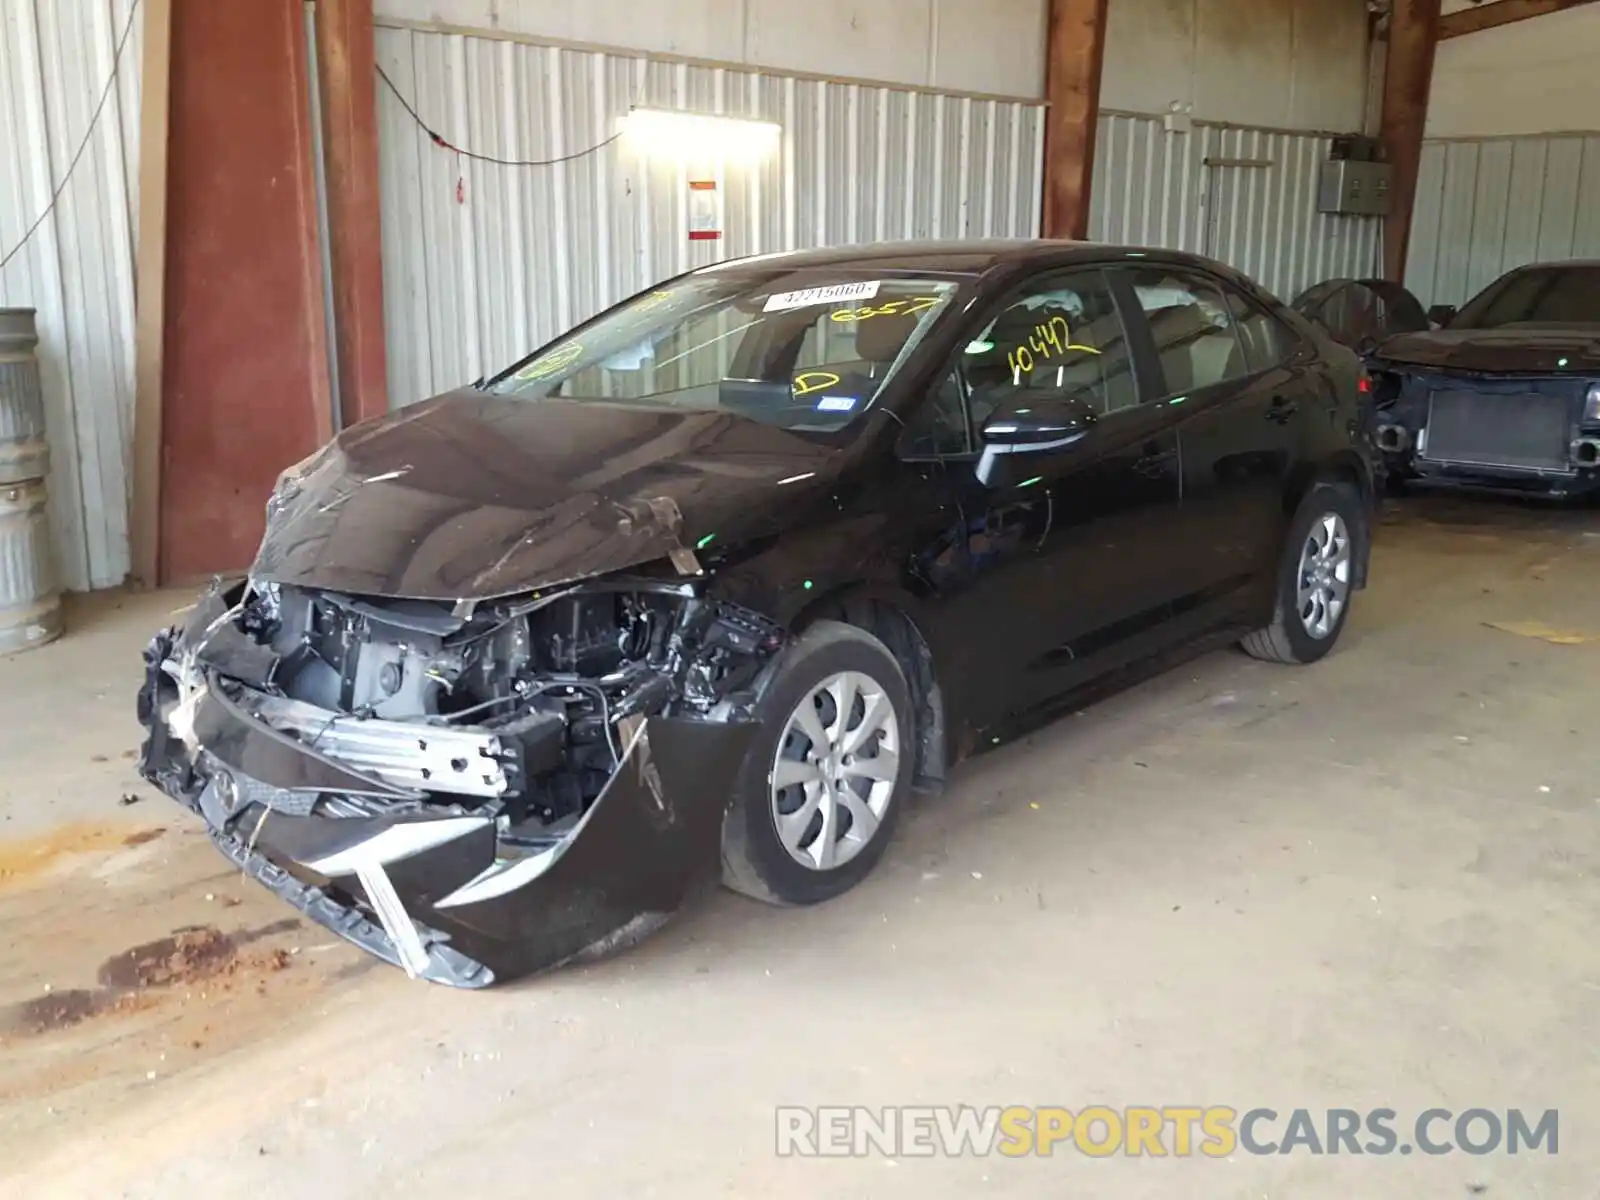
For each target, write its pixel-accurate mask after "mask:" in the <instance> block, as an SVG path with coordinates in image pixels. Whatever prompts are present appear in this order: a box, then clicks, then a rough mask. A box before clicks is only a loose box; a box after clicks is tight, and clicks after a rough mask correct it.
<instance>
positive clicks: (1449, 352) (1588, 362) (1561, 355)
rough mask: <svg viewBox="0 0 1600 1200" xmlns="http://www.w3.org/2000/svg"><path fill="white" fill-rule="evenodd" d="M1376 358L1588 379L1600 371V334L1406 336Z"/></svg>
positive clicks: (1537, 331) (1446, 332) (1527, 330)
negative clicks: (1585, 375) (1587, 376)
mask: <svg viewBox="0 0 1600 1200" xmlns="http://www.w3.org/2000/svg"><path fill="white" fill-rule="evenodd" d="M1377 357H1379V358H1381V359H1387V360H1388V361H1389V362H1392V363H1396V364H1401V365H1407V366H1420V367H1437V368H1440V369H1443V370H1447V371H1477V372H1484V373H1496V372H1505V373H1517V374H1522V373H1530V372H1531V373H1537V374H1552V375H1554V374H1588V373H1592V372H1595V371H1600V330H1590V329H1572V328H1570V327H1569V328H1556V327H1550V326H1547V327H1543V328H1541V327H1539V326H1528V327H1524V328H1516V329H1440V330H1437V331H1435V332H1432V333H1403V334H1401V335H1399V336H1398V337H1393V338H1390V339H1389V340H1388V341H1386V342H1384V343H1383V345H1382V346H1380V347H1379V348H1378V352H1377Z"/></svg>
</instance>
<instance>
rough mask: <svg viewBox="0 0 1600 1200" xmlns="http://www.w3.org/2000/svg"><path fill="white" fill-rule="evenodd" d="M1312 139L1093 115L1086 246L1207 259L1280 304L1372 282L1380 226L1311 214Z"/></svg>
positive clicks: (1315, 161)
mask: <svg viewBox="0 0 1600 1200" xmlns="http://www.w3.org/2000/svg"><path fill="white" fill-rule="evenodd" d="M1328 149H1329V141H1328V138H1327V137H1326V136H1324V135H1320V134H1307V133H1292V132H1282V131H1274V130H1267V129H1238V128H1224V127H1221V126H1216V125H1209V124H1203V123H1200V122H1196V123H1195V124H1194V126H1193V129H1192V130H1191V131H1190V132H1188V133H1177V132H1173V133H1169V132H1167V129H1166V126H1165V124H1164V123H1163V122H1162V121H1161V120H1160V119H1158V118H1152V117H1143V116H1132V115H1126V114H1102V115H1101V118H1100V134H1099V139H1098V143H1097V145H1096V149H1095V180H1094V194H1093V202H1092V205H1091V208H1090V215H1089V236H1090V237H1091V238H1093V239H1094V240H1096V241H1103V242H1115V243H1122V244H1127V245H1142V246H1162V247H1166V248H1169V249H1177V250H1190V251H1193V252H1195V253H1198V254H1205V255H1209V256H1210V257H1212V258H1217V259H1220V260H1222V261H1223V262H1226V263H1228V264H1230V265H1231V266H1234V267H1237V268H1238V269H1239V270H1241V271H1244V272H1245V273H1246V274H1248V275H1250V276H1252V277H1253V278H1255V279H1256V280H1258V281H1259V282H1260V283H1261V284H1263V285H1264V286H1265V287H1266V288H1268V290H1270V291H1272V292H1273V293H1274V294H1276V295H1277V296H1278V297H1280V298H1281V299H1283V300H1285V301H1291V300H1293V299H1294V298H1295V297H1296V296H1298V295H1299V294H1300V293H1301V292H1302V291H1304V290H1305V289H1306V288H1307V287H1310V286H1311V285H1312V284H1313V283H1318V282H1320V281H1321V280H1324V279H1328V278H1332V277H1335V276H1350V277H1354V278H1366V277H1368V276H1371V275H1374V274H1377V273H1378V272H1379V262H1378V250H1379V232H1380V230H1381V228H1382V218H1378V217H1349V216H1326V215H1324V214H1322V213H1319V212H1317V202H1316V201H1317V180H1318V173H1319V170H1320V168H1321V164H1322V162H1323V161H1324V160H1325V159H1326V158H1327V157H1328Z"/></svg>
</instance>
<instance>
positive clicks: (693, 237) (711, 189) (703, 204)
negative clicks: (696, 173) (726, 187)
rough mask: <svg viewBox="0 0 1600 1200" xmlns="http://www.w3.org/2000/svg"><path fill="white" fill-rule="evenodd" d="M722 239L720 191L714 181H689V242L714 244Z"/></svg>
mask: <svg viewBox="0 0 1600 1200" xmlns="http://www.w3.org/2000/svg"><path fill="white" fill-rule="evenodd" d="M721 238H722V189H721V188H719V187H718V186H717V181H716V180H715V179H691V180H689V240H690V241H691V242H715V241H719V240H721Z"/></svg>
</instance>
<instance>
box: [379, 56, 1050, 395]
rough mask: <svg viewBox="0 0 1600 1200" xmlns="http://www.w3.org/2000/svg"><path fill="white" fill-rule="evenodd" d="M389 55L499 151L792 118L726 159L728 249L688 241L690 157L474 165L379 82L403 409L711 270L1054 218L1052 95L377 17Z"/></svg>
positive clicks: (1004, 230)
mask: <svg viewBox="0 0 1600 1200" xmlns="http://www.w3.org/2000/svg"><path fill="white" fill-rule="evenodd" d="M377 49H378V62H379V64H380V65H381V66H382V67H383V69H384V70H385V71H386V72H387V73H388V75H389V76H390V78H392V79H393V80H394V82H395V85H396V86H397V87H398V88H399V90H400V91H401V93H402V94H404V96H405V97H406V99H407V100H408V101H409V102H410V103H411V104H412V105H414V106H415V108H416V109H417V111H418V113H419V114H420V115H421V116H422V118H423V119H424V120H425V121H426V122H427V123H428V124H429V125H430V126H431V127H432V128H434V129H436V130H438V131H439V132H440V133H441V134H443V135H444V136H446V137H447V138H448V139H449V140H450V141H451V142H453V143H455V144H458V145H461V146H463V147H466V148H468V149H470V150H473V151H476V152H479V153H483V154H489V155H493V156H495V157H500V158H511V159H541V160H542V159H551V158H558V157H561V156H563V155H568V154H572V153H574V152H576V151H580V150H583V149H585V148H587V147H591V146H594V145H596V144H598V143H600V142H602V141H604V140H605V139H607V138H609V137H611V136H612V135H613V134H614V133H616V131H617V121H618V119H619V118H620V117H621V116H622V114H624V113H626V112H627V111H628V109H629V108H630V106H633V105H635V104H637V105H639V106H642V107H647V108H663V109H674V110H682V111H687V112H696V113H706V114H720V115H725V116H735V117H751V118H758V119H761V120H766V121H774V122H777V123H779V124H780V125H781V126H782V127H783V135H782V140H781V145H780V147H779V148H778V149H777V150H776V151H775V152H774V153H773V154H772V155H771V156H770V157H767V158H765V159H762V160H760V161H758V162H755V163H749V164H736V163H733V162H729V163H727V164H726V165H725V166H724V168H723V170H722V174H721V181H720V182H721V187H722V190H723V192H724V195H725V206H726V211H725V224H724V234H723V238H722V240H721V241H718V242H691V241H690V240H689V239H688V237H687V230H688V214H687V176H686V173H685V168H684V167H683V166H681V165H679V164H677V163H675V162H672V161H669V160H665V159H663V158H660V157H652V158H648V159H646V158H644V157H642V156H639V155H638V154H636V153H635V152H634V151H633V150H632V149H631V148H630V147H629V146H628V143H627V141H626V140H623V141H619V142H615V143H612V144H611V145H609V146H607V147H605V148H604V149H602V150H600V151H598V152H597V153H594V154H590V155H587V156H585V157H582V158H579V159H576V160H574V161H571V162H565V163H560V164H557V165H554V166H547V167H507V166H499V165H494V164H489V163H483V162H478V161H474V160H473V159H470V158H467V157H464V156H459V155H456V154H454V153H452V152H450V151H448V150H446V149H443V148H441V147H439V146H437V145H435V144H434V143H433V142H432V141H431V140H430V139H429V138H428V137H427V135H426V134H425V133H424V132H423V131H422V130H421V129H420V128H418V126H417V124H416V122H415V121H413V119H412V118H411V117H410V115H409V114H407V113H406V111H405V110H404V108H403V107H402V106H401V104H400V102H399V101H398V100H397V99H396V97H395V95H394V94H393V93H392V92H390V91H389V89H388V88H387V87H384V86H382V85H380V89H379V98H378V103H379V163H380V170H381V174H382V186H381V194H382V218H383V237H384V295H385V302H384V307H385V319H386V326H387V334H388V346H389V392H390V399H391V402H392V403H393V404H395V405H401V404H407V403H410V402H412V401H414V400H419V399H422V398H423V397H425V396H429V395H433V394H435V393H437V392H439V391H442V390H445V389H447V388H450V387H454V386H458V385H460V384H463V383H466V382H469V381H470V380H472V379H475V378H477V377H478V376H479V375H481V374H483V373H485V372H488V371H492V370H494V369H497V368H499V367H501V366H504V365H506V364H508V363H510V362H512V361H513V360H514V359H515V358H517V357H518V356H519V355H521V354H524V353H526V352H528V351H530V350H532V349H534V348H535V347H537V346H538V345H540V344H542V343H543V342H545V341H548V340H549V339H550V338H552V337H554V336H555V335H556V334H557V333H559V332H560V331H561V330H563V329H565V328H566V327H568V326H570V325H571V324H573V323H574V322H576V321H579V320H582V319H584V318H586V317H588V316H590V315H592V314H593V313H595V312H597V311H599V310H600V309H602V308H605V307H606V306H608V305H610V304H613V303H615V302H617V301H618V300H621V299H623V298H625V297H626V296H628V295H631V294H632V293H633V292H636V291H638V290H640V289H642V288H644V287H647V286H648V285H649V284H651V283H653V282H654V281H656V280H658V279H661V278H663V277H664V276H668V275H672V274H674V273H677V272H679V271H683V270H686V269H688V268H689V267H692V266H695V265H699V264H703V263H709V262H713V261H718V260H721V259H726V258H733V257H737V256H740V255H746V254H758V253H765V252H771V251H777V250H788V249H799V248H804V247H808V246H817V245H826V244H836V243H846V242H871V241H881V240H886V239H896V238H911V237H919V238H920V237H979V236H997V237H1014V236H1032V235H1034V234H1035V233H1037V231H1038V228H1039V197H1040V190H1041V181H1040V175H1039V171H1040V161H1041V155H1040V151H1041V140H1042V137H1043V120H1042V111H1043V110H1042V109H1041V107H1040V106H1039V105H1037V104H1032V103H1026V102H1021V101H1008V100H997V99H988V98H978V97H973V96H961V95H954V94H949V93H937V92H929V91H909V90H904V89H897V88H891V87H884V86H878V85H873V84H864V83H850V82H830V81H826V80H822V79H811V78H799V77H796V76H789V75H777V74H771V73H764V72H760V71H755V70H749V69H745V68H731V67H730V68H720V67H715V66H706V65H699V64H691V63H686V62H667V61H659V60H652V59H650V58H648V57H646V56H642V55H635V54H614V53H606V52H602V51H597V50H580V49H572V48H563V47H558V46H552V45H541V44H538V43H536V42H531V41H522V40H514V39H510V38H505V37H498V38H488V37H473V36H464V35H459V34H447V33H438V32H429V31H424V30H417V29H411V28H399V27H380V28H379V29H378V48H377Z"/></svg>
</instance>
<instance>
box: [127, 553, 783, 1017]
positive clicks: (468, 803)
mask: <svg viewBox="0 0 1600 1200" xmlns="http://www.w3.org/2000/svg"><path fill="white" fill-rule="evenodd" d="M783 639H784V634H783V632H782V631H781V629H779V628H778V627H777V626H775V625H773V624H772V623H770V622H768V621H767V620H765V619H764V618H762V617H760V616H758V615H756V614H753V613H750V612H748V611H745V610H742V609H739V608H736V607H733V606H730V605H727V604H724V603H720V602H717V601H714V600H710V599H707V598H706V597H705V595H704V593H703V588H702V585H701V583H700V582H698V581H697V582H695V583H684V582H681V581H676V582H675V581H669V580H665V579H662V580H654V579H650V578H628V579H610V580H596V581H590V582H588V583H584V584H579V585H575V586H570V587H564V588H560V589H556V590H552V591H549V592H547V593H544V594H540V593H534V594H532V595H528V596H524V597H519V598H513V599H506V600H496V601H492V602H488V601H486V602H480V603H471V602H462V603H457V604H449V603H445V602H434V601H410V600H395V599H387V598H375V597H374V598H365V597H359V596H350V595H345V594H340V593H335V592H331V591H324V590H317V589H311V588H300V587H290V586H286V585H285V586H279V585H276V584H272V583H251V582H244V583H238V584H235V585H233V586H231V587H222V586H220V585H219V586H217V587H215V588H213V590H212V591H211V592H210V593H208V594H207V595H206V597H205V598H204V599H203V600H202V601H201V602H200V603H199V604H198V605H197V606H196V607H195V608H194V609H192V610H191V611H190V612H189V614H188V616H187V619H186V620H185V621H184V623H183V624H181V625H178V626H175V627H173V628H171V629H168V630H165V631H163V632H162V633H160V634H158V635H157V636H156V637H155V639H154V640H153V641H152V642H151V643H150V646H149V648H148V650H147V651H146V655H145V681H144V685H143V687H142V688H141V690H140V693H139V719H140V721H141V723H142V724H143V725H144V726H145V729H146V732H147V738H146V741H145V744H144V749H143V756H142V760H141V773H142V774H143V775H144V776H145V778H147V779H149V780H150V781H151V782H152V783H154V784H156V785H157V786H159V787H160V788H161V789H162V790H163V791H165V792H167V794H169V795H170V796H172V797H173V798H174V799H176V800H178V801H180V802H181V803H183V804H184V805H186V806H187V807H189V808H190V809H192V810H194V811H195V812H196V813H198V814H199V815H200V816H201V817H202V818H203V819H204V821H205V823H206V826H207V829H208V831H209V833H210V835H211V837H212V839H213V840H214V841H215V842H216V844H217V846H218V848H219V849H221V850H222V852H223V853H224V854H225V855H227V856H228V857H229V858H230V859H232V860H233V861H234V863H235V864H237V865H238V866H239V867H240V868H241V869H242V870H243V871H245V872H246V873H248V874H250V875H252V876H253V877H254V878H256V879H257V880H259V881H260V882H261V883H263V884H264V885H266V886H267V887H268V888H269V889H271V890H272V891H273V892H275V893H277V894H278V895H279V896H280V897H281V898H282V899H284V900H285V901H287V902H288V903H290V904H292V905H293V906H294V907H296V908H297V909H299V910H300V911H301V912H303V913H305V914H306V915H307V916H308V917H310V918H312V919H313V920H315V921H317V922H319V923H320V924H322V925H324V926H326V927H327V928H329V929H331V930H332V931H334V932H335V933H337V934H339V935H340V936H342V937H344V938H346V939H348V940H349V941H352V942H354V943H355V944H357V945H358V946H361V947H362V948H363V949H365V950H367V951H369V952H371V953H373V954H375V955H377V956H378V957H380V958H382V959H384V960H386V961H388V962H390V963H392V964H394V965H396V966H399V967H402V968H403V969H405V970H406V971H407V973H408V974H411V975H413V976H420V977H422V978H424V979H429V980H432V981H434V982H437V983H444V984H449V985H452V986H457V987H482V986H485V985H487V984H489V983H492V982H494V981H496V980H501V979H506V978H509V977H513V976H516V975H521V974H526V973H528V972H531V971H536V970H539V969H541V968H544V967H548V966H554V965H557V964H560V963H562V962H564V961H568V960H571V959H573V958H575V957H578V956H580V955H583V954H585V953H590V952H596V951H599V950H603V949H605V948H606V947H608V946H610V945H613V944H617V943H619V942H621V941H625V940H628V939H630V938H631V937H633V936H635V935H639V934H642V933H644V932H646V931H647V930H648V929H649V928H650V927H652V926H654V925H655V924H659V923H660V922H661V921H662V920H665V918H666V917H667V916H668V915H670V914H671V913H672V912H673V911H674V910H675V909H677V908H678V907H679V905H680V904H681V903H682V901H683V900H684V898H685V897H686V895H687V894H688V892H689V891H690V890H691V888H692V887H693V886H694V885H695V884H696V883H697V882H698V881H699V880H700V879H702V878H704V877H706V876H707V875H709V874H710V873H712V872H714V871H715V869H716V866H717V863H718V850H719V845H720V836H721V824H722V815H723V810H724V807H725V803H726V801H727V798H728V796H729V795H730V793H731V791H732V789H733V786H734V780H735V776H736V774H737V772H738V770H739V768H740V765H741V763H742V762H743V759H744V757H745V750H746V748H747V746H748V744H749V741H750V739H751V737H752V736H753V734H754V727H753V726H752V725H751V724H750V720H749V712H750V706H751V704H752V703H753V702H754V699H755V694H756V689H757V687H758V685H759V682H760V680H761V679H762V677H763V671H764V669H765V668H766V666H767V664H768V663H769V662H770V661H771V659H772V657H773V655H774V654H775V653H776V652H777V650H778V649H779V648H780V647H781V645H782V643H783Z"/></svg>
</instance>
